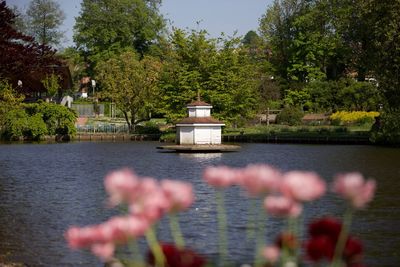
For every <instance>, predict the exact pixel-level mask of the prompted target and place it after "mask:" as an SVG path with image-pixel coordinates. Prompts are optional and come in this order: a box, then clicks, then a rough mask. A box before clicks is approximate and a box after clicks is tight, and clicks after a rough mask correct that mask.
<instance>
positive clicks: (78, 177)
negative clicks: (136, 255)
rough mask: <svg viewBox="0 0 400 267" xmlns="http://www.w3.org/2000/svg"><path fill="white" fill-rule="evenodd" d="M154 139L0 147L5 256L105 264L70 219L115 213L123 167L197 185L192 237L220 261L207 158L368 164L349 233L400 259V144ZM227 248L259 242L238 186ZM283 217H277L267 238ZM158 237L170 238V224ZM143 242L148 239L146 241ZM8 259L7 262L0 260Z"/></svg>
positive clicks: (231, 197)
mask: <svg viewBox="0 0 400 267" xmlns="http://www.w3.org/2000/svg"><path fill="white" fill-rule="evenodd" d="M158 145H159V143H156V142H143V143H94V142H93V143H90V142H88V143H84V142H82V143H67V144H12V145H0V260H1V258H4V257H6V258H7V259H10V260H15V261H19V262H25V263H27V264H28V265H29V266H49V267H51V266H102V264H101V263H100V262H99V261H98V260H97V259H96V258H95V257H94V256H92V255H91V254H90V253H88V252H85V251H72V250H70V249H68V248H67V246H66V242H65V240H64V238H63V233H64V232H65V230H66V229H67V228H68V227H69V226H70V225H78V226H83V225H88V224H95V223H100V222H102V221H104V220H106V219H107V218H109V217H110V216H112V215H113V214H116V212H117V211H115V210H108V209H106V208H105V199H106V194H105V192H104V189H103V178H104V176H105V175H106V174H107V173H108V172H109V171H110V170H114V169H118V168H122V167H130V168H133V169H134V170H135V171H136V172H137V173H138V174H140V175H146V176H153V177H156V178H158V179H162V178H174V179H179V180H183V181H189V182H191V183H193V185H194V188H195V192H196V202H195V205H194V207H193V208H192V209H191V210H190V211H188V212H186V213H184V214H182V216H181V224H182V230H183V232H184V234H185V237H186V242H187V244H188V245H189V246H190V247H192V248H194V249H195V250H196V251H199V252H201V253H204V254H206V255H207V256H208V257H210V258H213V257H215V255H216V252H217V251H218V249H217V242H216V239H217V235H216V230H215V229H216V218H215V207H214V191H213V189H211V188H210V187H208V186H207V185H205V184H204V183H203V182H202V180H201V173H202V170H203V168H204V167H205V166H208V165H220V164H224V165H229V166H236V167H243V166H245V165H247V164H249V163H268V164H272V165H275V166H277V167H279V168H280V169H282V170H294V169H302V170H315V171H317V172H318V173H319V174H320V175H321V176H323V177H324V179H326V181H327V182H330V181H331V180H332V178H331V177H332V176H333V175H334V174H336V173H338V172H345V171H346V172H347V171H356V170H357V171H361V172H362V173H363V174H364V175H366V176H367V177H374V178H375V179H376V180H377V181H378V191H377V194H376V198H375V200H374V201H373V203H372V204H371V205H370V207H369V209H368V210H364V211H359V212H357V214H356V216H355V218H354V223H353V224H352V232H353V233H354V234H355V235H356V236H358V237H359V238H361V239H362V240H363V241H364V245H365V250H366V256H365V262H366V263H367V264H368V266H400V254H399V251H400V204H399V203H400V196H399V190H400V182H399V179H400V149H391V148H381V147H373V146H323V145H274V144H243V145H242V150H241V151H240V152H237V153H226V154H219V153H214V154H178V153H161V152H159V151H157V149H156V146H158ZM226 197H227V198H226V205H227V206H228V207H229V209H228V217H229V226H228V227H229V232H230V236H229V252H230V254H231V258H232V259H234V260H235V261H236V262H238V263H248V262H251V261H252V257H253V254H254V252H253V247H254V244H253V243H252V242H251V241H246V234H245V232H246V230H245V229H246V214H247V212H248V210H249V207H250V204H251V203H249V202H248V201H247V200H246V199H245V198H244V197H243V195H242V193H241V192H240V191H239V190H238V189H237V188H232V189H230V190H228V191H227V192H226ZM343 209H344V207H343V205H342V202H341V201H340V200H339V199H337V198H335V196H333V195H328V196H327V197H325V198H323V199H321V200H319V201H317V202H316V203H312V204H310V205H308V206H307V207H306V209H305V215H304V220H305V221H309V220H310V219H312V218H315V217H319V216H323V215H325V214H330V215H335V216H339V215H340V214H342V212H343ZM282 225H283V221H280V220H276V219H274V220H270V221H269V222H268V224H267V236H268V237H267V241H270V240H274V239H275V237H276V235H277V234H278V232H279V231H280V229H281V227H282ZM159 237H160V239H162V240H164V241H170V240H171V237H170V235H169V231H168V228H167V224H166V221H162V223H161V224H160V226H159ZM141 245H142V248H143V249H144V246H145V244H144V242H143V243H141ZM0 262H1V261H0Z"/></svg>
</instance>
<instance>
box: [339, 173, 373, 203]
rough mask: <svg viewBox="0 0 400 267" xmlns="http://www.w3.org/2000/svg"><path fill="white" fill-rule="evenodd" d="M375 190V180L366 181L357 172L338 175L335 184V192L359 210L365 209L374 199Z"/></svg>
mask: <svg viewBox="0 0 400 267" xmlns="http://www.w3.org/2000/svg"><path fill="white" fill-rule="evenodd" d="M375 189H376V182H375V180H371V179H369V180H365V179H364V177H363V176H362V174H360V173H357V172H353V173H347V174H342V175H338V176H337V177H336V178H335V181H334V184H333V191H334V192H335V193H337V194H339V195H341V196H342V197H343V198H344V199H347V200H348V201H350V203H351V204H352V206H353V207H354V208H358V209H360V208H364V207H365V206H366V204H367V203H368V202H370V201H371V200H372V199H373V198H374V194H375Z"/></svg>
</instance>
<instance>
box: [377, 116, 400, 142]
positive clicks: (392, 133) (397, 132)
mask: <svg viewBox="0 0 400 267" xmlns="http://www.w3.org/2000/svg"><path fill="white" fill-rule="evenodd" d="M370 140H371V141H372V142H373V143H376V144H385V145H397V146H399V145H400V109H398V108H397V109H388V110H386V111H385V112H383V113H381V116H380V117H378V118H377V120H376V123H375V124H374V126H373V128H372V131H371V138H370Z"/></svg>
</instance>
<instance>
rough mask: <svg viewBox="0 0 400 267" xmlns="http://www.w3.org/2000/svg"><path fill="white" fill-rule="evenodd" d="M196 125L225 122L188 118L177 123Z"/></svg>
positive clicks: (205, 118) (209, 118) (207, 118)
mask: <svg viewBox="0 0 400 267" xmlns="http://www.w3.org/2000/svg"><path fill="white" fill-rule="evenodd" d="M194 123H204V124H224V123H223V122H221V121H219V120H217V119H215V118H213V117H186V118H183V119H182V120H180V121H178V122H177V124H194Z"/></svg>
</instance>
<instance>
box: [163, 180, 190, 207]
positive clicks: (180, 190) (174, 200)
mask: <svg viewBox="0 0 400 267" xmlns="http://www.w3.org/2000/svg"><path fill="white" fill-rule="evenodd" d="M161 187H162V189H163V190H164V193H165V196H166V198H167V199H168V202H169V203H170V207H169V211H170V212H177V211H183V210H186V209H188V208H189V207H190V206H191V205H192V204H193V201H194V195H193V187H192V185H191V184H189V183H185V182H180V181H173V180H163V181H161Z"/></svg>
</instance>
